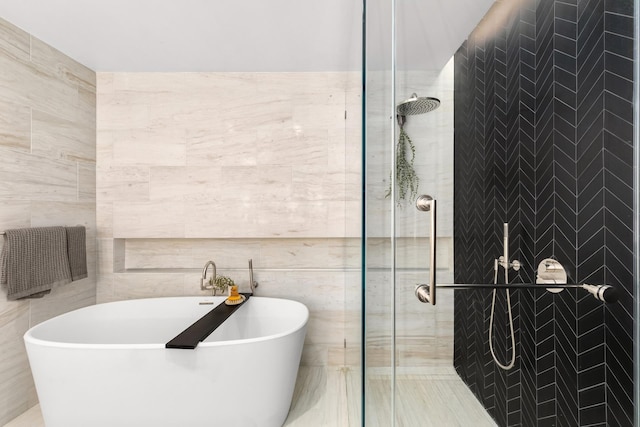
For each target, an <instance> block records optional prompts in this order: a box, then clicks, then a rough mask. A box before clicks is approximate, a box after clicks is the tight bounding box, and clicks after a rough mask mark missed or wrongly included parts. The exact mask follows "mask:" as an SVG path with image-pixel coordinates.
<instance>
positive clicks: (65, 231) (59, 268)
mask: <svg viewBox="0 0 640 427" xmlns="http://www.w3.org/2000/svg"><path fill="white" fill-rule="evenodd" d="M85 235H86V232H85V228H84V227H83V226H78V227H35V228H21V229H14V230H6V231H5V233H4V236H5V241H4V246H3V248H2V255H1V258H0V260H1V265H0V271H1V278H0V283H2V284H6V285H7V298H8V299H9V300H16V299H20V298H38V297H42V296H43V295H46V294H47V293H49V292H50V291H51V288H52V287H54V286H56V285H62V284H66V283H69V282H71V281H72V280H79V279H82V278H84V277H87V262H86V241H85Z"/></svg>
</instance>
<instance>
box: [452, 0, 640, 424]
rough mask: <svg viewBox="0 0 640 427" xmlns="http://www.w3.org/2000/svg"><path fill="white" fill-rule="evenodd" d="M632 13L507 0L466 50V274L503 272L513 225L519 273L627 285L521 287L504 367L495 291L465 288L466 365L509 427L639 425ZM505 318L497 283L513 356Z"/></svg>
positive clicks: (460, 175) (458, 327) (459, 80)
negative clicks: (552, 264) (497, 268)
mask: <svg viewBox="0 0 640 427" xmlns="http://www.w3.org/2000/svg"><path fill="white" fill-rule="evenodd" d="M633 15H634V10H633V2H631V1H628V0H562V1H559V0H501V1H498V2H496V4H495V5H494V7H493V8H492V9H491V10H490V12H489V13H488V14H487V16H486V17H485V19H484V20H483V22H481V23H480V25H479V26H478V28H477V29H476V30H475V31H474V32H473V33H472V34H471V35H470V36H469V38H468V39H467V40H466V41H465V42H464V44H463V45H462V46H461V47H460V49H459V50H458V52H457V53H456V55H455V107H454V115H455V156H454V157H455V171H454V174H455V175H454V176H455V178H454V187H455V191H454V244H455V247H454V248H455V250H454V254H455V265H456V268H455V279H456V281H457V282H459V283H490V282H491V281H492V280H493V262H494V259H495V258H496V257H498V256H500V255H501V254H502V250H503V249H502V234H503V223H504V222H508V223H509V229H510V253H511V257H512V259H518V260H520V261H521V262H522V264H523V267H522V269H521V270H520V271H518V272H514V271H511V272H510V276H509V280H510V281H511V282H534V281H535V270H536V268H537V265H538V263H539V262H540V261H541V260H542V259H544V258H548V257H552V258H555V259H557V260H558V261H560V262H561V263H562V264H563V266H564V267H565V269H566V270H567V273H568V275H569V281H570V282H572V283H573V282H578V283H607V284H611V285H613V286H616V287H617V288H618V289H619V291H620V294H621V297H620V301H619V302H618V303H616V304H611V305H604V304H602V303H599V302H598V301H597V300H595V299H594V298H593V297H592V296H591V295H590V294H588V293H586V292H584V291H579V290H573V291H569V290H565V291H563V292H561V293H558V294H552V293H549V292H546V291H544V290H527V291H514V292H512V293H511V305H512V310H513V317H514V330H515V336H516V355H517V358H516V363H515V366H514V368H513V369H511V370H509V371H504V370H502V369H500V368H499V367H497V366H496V364H495V363H494V362H493V358H492V356H491V353H490V351H489V342H488V328H489V317H490V309H491V298H492V294H491V291H483V290H478V291H468V290H460V291H456V293H455V308H454V312H455V318H454V319H455V320H454V365H455V368H456V370H457V371H458V373H459V375H460V377H461V378H462V379H463V380H464V381H465V382H466V384H467V385H468V386H469V388H470V389H471V390H472V391H473V393H474V394H475V395H476V396H477V398H478V400H479V401H480V402H482V404H483V405H484V406H485V408H486V409H487V411H489V413H490V414H491V415H492V416H493V418H494V419H495V420H496V422H497V423H498V425H500V426H567V427H575V426H610V427H611V426H632V425H633V411H634V396H633V348H634V342H633V325H634V322H635V319H634V318H633V304H634V298H637V295H635V294H634V290H633V268H632V263H633V142H632V141H633V132H634V129H633V117H632V115H633V99H632V90H633V37H634V25H637V24H636V23H634V19H633ZM499 280H501V281H503V280H504V276H503V274H502V273H501V274H500V279H499ZM506 313H507V304H506V294H505V291H499V292H498V295H497V301H496V315H495V321H494V322H495V324H494V331H493V332H494V338H493V342H494V347H495V351H496V354H497V357H498V358H499V360H500V361H501V363H503V364H506V363H508V361H509V359H510V355H511V342H510V335H509V334H510V330H509V327H508V317H507V314H506ZM636 345H637V343H636Z"/></svg>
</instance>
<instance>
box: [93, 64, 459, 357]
mask: <svg viewBox="0 0 640 427" xmlns="http://www.w3.org/2000/svg"><path fill="white" fill-rule="evenodd" d="M450 71H451V70H450V67H449V68H447V69H445V70H444V71H443V72H442V73H422V72H410V73H409V72H408V73H404V74H402V75H401V79H402V82H403V85H406V86H411V88H412V91H416V92H418V93H419V94H420V95H422V96H436V97H439V98H441V99H442V101H443V104H442V107H441V108H440V109H439V110H437V113H433V114H431V115H425V116H416V117H412V118H411V119H410V122H409V123H408V124H407V131H408V132H410V135H411V136H412V138H413V139H414V142H415V143H416V145H417V149H418V157H417V160H416V166H417V169H418V172H419V175H420V180H421V189H422V190H423V191H427V192H430V193H432V194H434V195H435V196H436V197H438V199H439V200H440V205H439V206H440V209H439V210H440V217H441V221H440V224H439V225H440V236H441V237H440V238H439V254H438V257H439V260H440V264H439V268H441V269H444V270H443V274H444V275H445V277H449V276H450V273H451V271H452V269H453V266H452V264H451V262H452V259H453V256H452V255H453V248H452V243H451V229H452V227H451V206H452V200H453V188H452V184H453V181H452V171H453V169H452V168H453V165H452V146H453V145H452V139H453V135H452V130H451V129H452V126H451V124H452V121H453V105H452V99H453V96H452V94H453V84H452V79H451V78H452V73H451V72H450ZM383 89H384V88H381V91H380V93H382V92H383ZM409 95H410V93H408V94H407V95H406V96H407V97H408V96H409ZM372 96H374V97H375V96H376V95H375V93H374V95H372ZM399 96H400V97H401V98H402V99H404V98H405V96H404V94H399ZM361 118H362V117H361V98H360V76H359V73H154V74H145V73H99V74H98V116H97V122H98V125H97V128H98V130H97V132H98V140H97V156H98V162H97V163H98V167H97V210H98V235H99V242H98V247H99V248H100V276H99V277H100V279H99V284H98V300H99V301H113V300H120V299H126V298H138V297H155V296H163V295H195V294H199V293H200V291H199V288H198V283H199V277H200V269H201V266H202V265H204V263H205V261H206V260H208V259H213V260H214V261H215V262H216V264H217V266H218V269H219V271H220V272H222V273H227V274H230V275H232V277H233V278H234V279H238V278H239V282H240V284H241V286H246V283H247V280H248V279H247V272H246V263H247V259H248V258H252V259H253V260H254V266H255V269H256V278H257V280H258V281H260V282H261V287H260V288H259V290H258V294H260V295H264V296H279V297H287V298H292V299H296V300H299V301H302V302H304V303H305V304H307V305H308V306H309V308H310V309H311V322H310V325H309V334H308V337H307V345H306V347H305V353H304V362H305V363H307V364H337V365H340V364H343V363H351V364H356V363H358V361H359V347H360V323H361V321H360V317H361V295H360V293H361V283H360V273H359V267H360V240H359V237H360V235H361V230H360V217H361V197H362V196H361V190H360V186H361V181H360V180H361V176H362V170H361V168H362V166H361V164H362V162H361V148H360V147H361V130H360V129H361ZM376 126H378V127H376ZM385 126H388V123H386V122H385V121H384V120H380V122H379V123H376V122H375V120H374V121H372V123H370V124H369V126H368V129H370V138H377V137H383V135H384V133H385V131H384V128H385ZM378 128H379V132H376V130H375V129H378ZM369 148H370V152H369V153H368V155H367V158H368V161H370V162H372V163H373V164H375V165H377V167H376V168H375V171H374V173H373V174H372V175H370V176H369V179H368V183H367V192H368V194H369V195H370V196H369V198H368V202H370V203H371V205H370V206H371V208H372V210H371V212H376V215H370V216H369V222H368V233H369V237H370V239H369V241H368V248H369V249H370V251H369V256H370V265H371V266H373V267H374V268H377V269H380V271H384V270H385V269H388V268H389V266H390V245H389V242H388V240H387V239H385V237H384V236H385V234H386V233H387V231H388V230H389V229H390V218H391V217H390V215H389V212H390V209H389V206H390V202H389V200H388V199H385V197H384V193H385V192H386V188H387V186H388V161H389V158H388V155H389V154H388V153H389V150H388V148H389V147H388V146H387V145H385V144H384V143H383V144H380V145H378V144H376V143H373V144H370V146H369ZM369 171H371V169H369ZM376 173H377V175H376ZM396 219H397V222H396V223H397V224H398V225H397V228H396V229H397V232H398V234H399V236H401V237H403V239H402V240H401V241H400V242H399V243H398V249H399V255H400V258H399V259H398V260H397V262H398V266H399V267H401V268H403V269H406V272H404V273H403V274H402V275H401V276H402V277H404V278H406V280H405V279H402V278H400V279H399V282H398V287H399V288H401V292H403V293H406V294H407V295H409V294H411V297H413V293H412V289H410V288H412V287H413V286H414V285H415V283H414V282H416V281H420V280H421V275H424V270H425V268H426V267H427V266H426V264H425V262H424V259H425V255H424V250H425V248H426V246H427V243H428V241H427V239H426V238H424V237H420V238H418V239H413V238H404V237H405V236H413V235H414V234H415V235H417V236H426V235H427V233H428V228H427V221H426V220H425V218H424V215H420V214H419V213H417V211H415V210H414V209H410V208H402V209H398V210H397V211H396ZM447 275H449V276H447ZM368 279H369V281H370V282H369V284H368V286H370V288H371V289H372V293H371V295H376V298H378V299H379V301H378V300H376V299H375V298H374V299H373V300H370V301H369V302H372V301H373V302H375V304H374V305H372V306H371V307H370V308H371V313H372V322H371V325H370V327H369V332H370V333H371V334H372V342H379V343H386V342H388V336H387V335H388V325H389V324H390V312H389V306H388V305H385V301H386V298H387V296H388V295H389V292H390V290H389V284H390V283H391V282H390V280H389V278H388V277H387V276H385V275H384V274H371V275H369V277H368ZM398 292H400V291H398ZM403 295H404V294H403ZM398 301H399V302H400V303H401V304H402V306H401V307H399V310H400V311H399V313H400V314H399V319H400V322H399V325H400V326H401V327H403V328H404V330H400V331H399V334H398V336H399V338H400V340H399V341H398V342H399V344H400V348H401V352H402V356H401V359H402V360H403V361H406V363H407V364H411V363H416V364H428V363H430V362H429V361H430V360H434V359H437V360H438V361H450V360H451V343H452V338H451V336H450V335H451V328H450V324H451V323H452V321H451V319H452V304H451V301H450V299H449V300H448V299H447V298H446V297H444V298H442V299H441V302H440V305H439V307H438V309H437V312H436V311H434V310H431V311H429V310H427V309H426V308H425V306H424V305H421V304H418V303H416V301H414V300H413V299H411V298H404V297H399V298H398ZM436 318H437V321H438V325H439V326H438V327H437V328H436V327H435V326H434V328H430V329H425V328H422V327H421V325H424V324H425V322H427V323H429V324H434V325H435V323H434V322H436ZM376 319H377V320H376ZM425 331H427V332H426V333H425ZM442 335H444V336H445V339H444V340H439V341H438V344H435V343H436V339H437V338H438V337H439V336H442ZM345 340H346V347H347V351H345ZM441 342H442V343H444V344H440V343H441ZM376 351H377V352H379V353H380V355H381V356H380V358H379V359H380V360H381V361H384V360H385V357H386V356H385V355H386V354H388V351H389V349H388V348H387V346H386V344H384V345H383V344H380V345H374V351H373V352H372V354H373V353H376Z"/></svg>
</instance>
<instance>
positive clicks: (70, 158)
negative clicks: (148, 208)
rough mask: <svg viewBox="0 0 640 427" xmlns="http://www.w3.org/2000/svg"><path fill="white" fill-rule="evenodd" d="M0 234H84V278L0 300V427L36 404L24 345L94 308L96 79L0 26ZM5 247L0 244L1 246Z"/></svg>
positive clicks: (5, 25)
mask: <svg viewBox="0 0 640 427" xmlns="http://www.w3.org/2000/svg"><path fill="white" fill-rule="evenodd" d="M0 70H2V71H1V72H0V159H2V161H0V230H6V229H9V228H21V227H31V226H34V227H35V226H49V225H77V224H82V225H84V226H85V227H87V249H88V256H87V261H88V268H89V277H88V278H86V279H83V280H79V281H77V282H73V283H71V284H68V285H64V286H61V287H58V288H55V289H54V290H53V291H52V293H51V294H49V295H47V296H45V297H44V298H42V299H33V300H28V299H27V300H21V301H7V299H6V292H5V289H2V292H0V349H2V350H1V351H0V402H2V403H1V404H0V425H4V424H5V423H6V422H8V421H9V420H11V419H13V418H15V417H16V416H17V415H19V414H21V413H22V412H24V411H25V410H27V409H28V408H29V407H31V406H33V405H35V404H36V403H37V397H36V394H35V389H34V386H33V380H32V378H31V371H30V369H29V364H28V361H27V355H26V352H25V348H24V344H23V340H22V336H23V335H24V333H25V332H26V331H27V329H28V328H29V327H30V326H34V325H35V324H37V323H39V322H42V321H44V320H47V319H49V318H51V317H53V316H56V315H58V314H61V313H64V312H67V311H70V310H73V309H76V308H79V307H83V306H86V305H90V304H95V301H96V247H95V237H96V224H95V218H96V202H95V196H96V193H95V169H96V162H95V159H96V136H95V117H96V113H95V98H96V92H95V87H96V82H95V73H94V72H93V71H91V70H89V69H87V68H85V67H83V66H81V65H80V64H78V63H76V62H75V61H73V60H71V59H70V58H68V57H66V56H65V55H63V54H62V53H60V52H58V51H56V50H55V49H53V48H51V47H50V46H48V45H46V44H45V43H43V42H41V41H40V40H38V39H36V38H35V37H32V36H31V35H29V34H28V33H26V32H24V31H22V30H20V29H19V28H17V27H15V26H13V25H11V24H10V23H8V22H6V21H4V20H2V19H0ZM2 240H3V239H0V246H1V245H2V244H3V243H2Z"/></svg>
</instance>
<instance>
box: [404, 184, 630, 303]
mask: <svg viewBox="0 0 640 427" xmlns="http://www.w3.org/2000/svg"><path fill="white" fill-rule="evenodd" d="M416 208H417V209H418V210H419V211H422V212H429V214H430V215H429V217H430V218H429V222H430V226H431V227H430V228H431V232H430V236H429V246H430V254H429V261H430V268H429V283H428V284H419V285H417V286H416V290H415V295H416V297H417V298H418V300H419V301H420V302H423V303H430V304H431V305H436V289H437V288H448V289H540V285H543V286H544V287H545V288H546V289H547V290H548V291H549V292H555V293H557V292H560V291H562V290H563V289H569V288H582V289H584V290H586V291H587V292H589V293H591V294H592V295H593V296H594V297H595V298H596V299H598V300H600V301H603V302H607V303H613V302H616V301H617V300H618V292H617V291H616V289H615V288H614V287H613V286H610V285H590V284H586V283H582V284H567V283H566V273H565V271H564V268H563V267H562V264H560V263H559V262H557V261H556V260H553V259H545V260H543V261H542V262H541V263H540V265H539V266H538V283H507V284H494V283H491V284H458V283H448V284H436V200H435V199H434V198H433V197H431V196H427V195H421V196H419V197H418V198H417V199H416ZM507 233H508V232H507V226H506V224H505V256H504V257H501V261H500V262H501V265H502V266H503V267H505V268H506V269H508V268H515V269H516V270H517V269H518V268H519V266H520V264H519V263H518V264H517V266H516V264H515V262H514V263H509V258H508V254H507V252H506V251H507V249H506V248H507V247H508V245H507V243H506V239H507ZM496 262H498V260H496ZM516 267H517V268H516ZM555 279H560V280H555Z"/></svg>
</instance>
